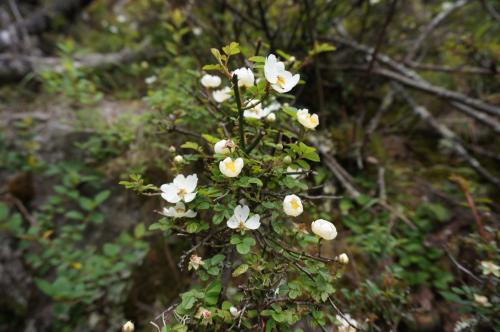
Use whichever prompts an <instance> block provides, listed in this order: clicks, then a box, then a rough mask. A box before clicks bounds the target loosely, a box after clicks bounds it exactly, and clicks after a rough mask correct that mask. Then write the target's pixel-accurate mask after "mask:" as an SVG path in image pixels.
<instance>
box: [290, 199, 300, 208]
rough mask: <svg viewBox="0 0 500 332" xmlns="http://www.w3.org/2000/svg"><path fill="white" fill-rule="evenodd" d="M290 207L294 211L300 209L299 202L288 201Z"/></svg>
mask: <svg viewBox="0 0 500 332" xmlns="http://www.w3.org/2000/svg"><path fill="white" fill-rule="evenodd" d="M290 205H291V206H292V209H294V210H297V209H298V208H299V207H300V205H299V202H297V200H296V199H292V200H291V201H290Z"/></svg>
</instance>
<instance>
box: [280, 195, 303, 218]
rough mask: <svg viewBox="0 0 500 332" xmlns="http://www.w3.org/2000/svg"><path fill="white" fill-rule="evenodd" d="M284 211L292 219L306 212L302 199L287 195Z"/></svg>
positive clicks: (284, 201)
mask: <svg viewBox="0 0 500 332" xmlns="http://www.w3.org/2000/svg"><path fill="white" fill-rule="evenodd" d="M283 211H285V213H286V214H287V215H289V216H292V217H297V216H298V215H300V214H301V213H302V212H303V211H304V207H303V206H302V201H301V200H300V197H299V196H297V195H287V196H286V197H285V199H284V200H283Z"/></svg>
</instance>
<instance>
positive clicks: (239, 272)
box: [232, 264, 249, 277]
mask: <svg viewBox="0 0 500 332" xmlns="http://www.w3.org/2000/svg"><path fill="white" fill-rule="evenodd" d="M248 267H249V266H248V264H241V265H240V266H238V267H237V268H236V269H234V271H233V273H232V276H233V277H238V276H240V275H242V274H243V273H245V272H247V270H248Z"/></svg>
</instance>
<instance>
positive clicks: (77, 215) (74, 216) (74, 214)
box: [64, 210, 85, 220]
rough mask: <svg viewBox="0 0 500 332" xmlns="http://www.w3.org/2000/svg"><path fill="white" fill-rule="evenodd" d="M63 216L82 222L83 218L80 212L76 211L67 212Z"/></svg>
mask: <svg viewBox="0 0 500 332" xmlns="http://www.w3.org/2000/svg"><path fill="white" fill-rule="evenodd" d="M64 216H65V217H66V218H68V219H76V220H83V219H84V218H85V217H84V216H83V214H82V213H81V212H79V211H76V210H72V211H68V212H67V213H66V214H65V215H64Z"/></svg>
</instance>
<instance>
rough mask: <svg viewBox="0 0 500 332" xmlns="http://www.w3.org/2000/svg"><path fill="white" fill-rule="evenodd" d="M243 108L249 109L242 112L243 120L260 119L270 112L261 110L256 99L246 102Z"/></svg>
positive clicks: (259, 103) (260, 104) (260, 105)
mask: <svg viewBox="0 0 500 332" xmlns="http://www.w3.org/2000/svg"><path fill="white" fill-rule="evenodd" d="M245 107H250V108H249V109H246V110H245V111H244V112H243V116H244V117H245V118H252V119H262V118H264V117H266V116H267V115H268V114H269V113H270V112H271V111H270V110H266V109H262V103H261V102H260V101H259V100H257V99H252V100H250V101H248V103H247V104H246V105H245Z"/></svg>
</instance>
